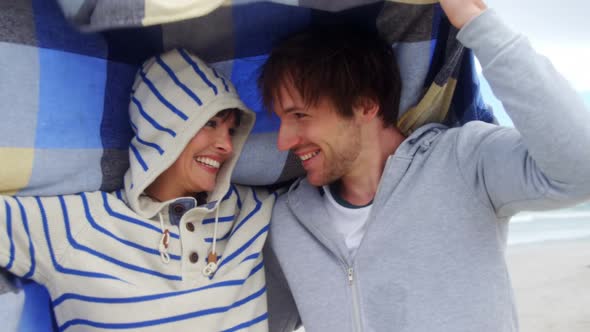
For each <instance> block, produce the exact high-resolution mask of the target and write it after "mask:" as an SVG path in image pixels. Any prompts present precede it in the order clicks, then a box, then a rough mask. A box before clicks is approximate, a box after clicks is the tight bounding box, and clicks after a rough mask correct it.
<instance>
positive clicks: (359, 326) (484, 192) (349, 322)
mask: <svg viewBox="0 0 590 332" xmlns="http://www.w3.org/2000/svg"><path fill="white" fill-rule="evenodd" d="M458 38H459V40H460V41H461V42H462V43H463V44H464V45H465V46H467V47H469V48H472V49H473V51H474V52H475V54H476V56H477V58H478V59H479V61H480V62H481V64H482V67H483V71H484V75H485V76H486V78H487V79H488V81H489V82H490V85H491V86H492V89H493V91H494V93H495V94H496V96H498V97H499V99H500V100H502V102H503V104H504V106H505V108H506V111H507V112H508V113H509V115H510V116H511V118H512V120H513V121H514V124H515V126H516V129H511V128H502V127H498V126H494V125H490V124H485V123H482V122H472V123H469V124H467V125H465V126H463V127H461V128H447V127H445V126H442V125H438V124H430V125H426V126H424V127H422V128H419V129H418V130H417V131H415V132H414V133H413V134H412V135H411V136H410V137H408V138H407V139H406V140H405V141H404V142H403V143H402V144H401V145H400V146H399V147H398V149H397V150H396V151H395V153H394V154H393V155H392V156H390V157H389V159H388V161H387V163H386V166H385V169H384V172H383V176H382V179H381V182H380V184H379V188H378V192H377V194H376V196H375V199H374V203H373V206H372V210H371V213H370V215H369V220H368V226H367V232H366V234H365V236H364V238H363V240H362V242H361V245H360V247H359V249H358V252H357V254H356V256H355V257H350V256H349V251H348V250H347V248H346V246H345V244H344V240H343V239H342V238H341V237H340V236H339V235H338V233H337V232H336V231H335V230H334V229H332V228H331V226H330V224H329V223H326V222H323V221H324V220H326V219H327V215H326V211H325V208H324V205H323V203H322V199H323V197H322V193H321V191H320V190H319V189H318V188H315V187H313V186H311V185H310V184H309V183H308V182H307V180H305V179H302V180H300V181H298V182H296V183H295V184H293V186H292V187H291V188H290V190H289V192H288V193H287V194H285V195H283V196H282V197H281V198H280V199H279V201H278V202H277V204H276V206H275V208H274V211H273V218H272V222H271V225H272V226H271V232H270V235H269V239H270V242H269V247H270V248H269V249H270V250H269V254H268V255H266V256H265V258H266V266H267V269H268V272H267V275H268V276H269V278H270V280H269V281H268V283H269V284H268V289H269V290H268V292H269V308H270V313H269V315H270V319H269V320H270V328H271V331H283V330H292V329H293V327H294V325H295V324H296V323H297V321H298V320H299V319H300V320H301V321H302V322H303V324H304V327H305V330H306V332H315V331H322V332H326V331H337V332H346V331H404V332H409V331H412V332H413V331H424V332H426V331H428V332H432V331H445V332H458V331H477V332H486V331H489V332H492V331H493V332H499V331H518V320H517V315H516V310H515V307H514V297H513V294H512V288H511V285H510V278H509V275H508V270H507V267H506V262H505V257H504V253H505V250H506V238H507V232H508V221H509V219H510V217H511V216H512V215H514V214H515V213H517V212H519V211H522V210H535V209H548V208H555V207H560V206H565V205H568V204H573V203H576V202H580V201H582V200H584V199H588V198H590V112H588V111H587V110H586V108H585V105H584V103H583V101H582V100H581V98H580V97H579V96H578V95H577V93H576V92H575V91H574V90H573V89H572V88H571V87H570V86H569V85H568V83H567V82H566V81H565V80H564V79H563V78H562V77H561V75H560V74H558V73H557V72H556V71H555V70H554V68H553V67H552V65H551V64H550V63H549V61H547V59H545V58H544V57H542V56H540V55H538V54H536V53H535V52H534V50H533V49H532V48H531V46H530V45H529V43H528V41H527V40H526V38H524V37H523V36H521V35H519V34H516V33H514V32H512V31H511V30H510V29H508V28H507V27H506V26H505V25H504V24H503V23H502V21H500V20H499V18H498V17H497V15H496V14H495V13H494V12H493V11H492V10H487V11H486V12H484V13H483V14H482V15H480V16H479V17H477V18H475V19H474V20H472V21H471V22H470V23H469V24H467V25H466V26H465V27H463V29H462V30H461V31H460V33H459V35H458ZM289 289H290V291H291V293H292V297H291V293H290V292H289Z"/></svg>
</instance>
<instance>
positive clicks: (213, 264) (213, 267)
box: [203, 202, 219, 277]
mask: <svg viewBox="0 0 590 332" xmlns="http://www.w3.org/2000/svg"><path fill="white" fill-rule="evenodd" d="M218 222H219V202H218V203H217V204H216V205H215V223H214V224H213V244H212V245H211V252H210V253H209V256H208V257H207V261H208V263H207V265H206V266H205V268H204V269H203V274H204V275H205V276H206V277H211V276H212V275H213V273H215V271H217V253H216V251H215V245H216V244H217V224H218Z"/></svg>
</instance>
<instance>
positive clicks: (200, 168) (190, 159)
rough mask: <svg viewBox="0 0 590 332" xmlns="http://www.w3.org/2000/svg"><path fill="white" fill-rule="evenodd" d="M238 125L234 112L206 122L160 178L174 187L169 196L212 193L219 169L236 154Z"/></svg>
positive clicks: (217, 116) (169, 190) (218, 115)
mask: <svg viewBox="0 0 590 332" xmlns="http://www.w3.org/2000/svg"><path fill="white" fill-rule="evenodd" d="M236 122H237V121H236V115H235V112H230V113H229V114H227V115H223V116H220V114H219V113H218V114H217V115H216V116H214V117H212V118H211V119H209V121H207V123H206V124H205V126H204V127H203V128H201V130H199V131H198V132H197V134H196V135H195V136H194V137H193V138H192V139H191V140H190V142H189V143H188V144H187V146H186V147H185V148H184V150H183V151H182V153H181V154H180V156H179V157H178V159H176V161H175V162H174V164H172V166H170V168H168V169H167V170H166V171H164V172H163V173H162V174H161V175H160V177H163V178H164V179H162V180H165V182H167V183H168V184H167V185H170V186H174V187H172V188H168V190H166V191H167V192H168V193H170V192H173V193H175V196H176V197H181V196H190V195H192V194H194V193H197V192H203V191H213V189H214V188H215V183H216V180H217V173H218V172H219V169H220V168H221V166H222V165H223V163H224V162H225V161H226V160H227V159H229V158H230V157H231V155H232V153H233V144H232V136H233V135H234V133H235V131H236V127H237V124H236Z"/></svg>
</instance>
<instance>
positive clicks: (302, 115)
mask: <svg viewBox="0 0 590 332" xmlns="http://www.w3.org/2000/svg"><path fill="white" fill-rule="evenodd" d="M293 116H295V118H296V119H301V118H304V117H306V116H307V114H304V113H293Z"/></svg>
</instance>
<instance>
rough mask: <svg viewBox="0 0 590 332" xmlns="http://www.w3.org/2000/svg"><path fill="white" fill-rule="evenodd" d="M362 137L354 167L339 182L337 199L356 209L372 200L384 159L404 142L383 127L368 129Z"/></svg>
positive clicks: (400, 137)
mask: <svg viewBox="0 0 590 332" xmlns="http://www.w3.org/2000/svg"><path fill="white" fill-rule="evenodd" d="M379 125H381V124H380V123H379ZM363 136H364V137H363V142H362V145H361V152H360V154H359V157H358V159H357V160H358V163H357V165H355V167H354V168H353V169H352V170H351V171H350V172H349V173H348V174H346V175H345V176H343V177H342V178H341V179H340V186H339V189H340V192H339V194H340V197H341V198H342V199H344V200H345V201H347V202H348V203H350V204H352V205H356V206H363V205H367V204H369V203H370V202H371V201H372V200H373V198H375V195H376V194H377V189H378V187H379V182H380V181H381V176H382V174H383V169H384V168H385V163H386V162H387V158H389V156H390V155H392V154H393V153H394V152H395V150H396V149H397V147H398V146H399V145H400V144H401V143H402V142H403V141H404V139H405V137H404V136H403V135H402V134H401V133H400V132H399V131H398V130H397V129H395V128H383V127H376V128H369V130H366V131H365V132H364V135H363Z"/></svg>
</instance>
